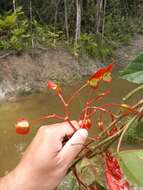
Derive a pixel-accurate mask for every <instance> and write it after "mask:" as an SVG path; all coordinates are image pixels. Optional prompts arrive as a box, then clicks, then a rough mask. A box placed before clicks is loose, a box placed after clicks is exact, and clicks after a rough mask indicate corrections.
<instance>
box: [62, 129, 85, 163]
mask: <svg viewBox="0 0 143 190" xmlns="http://www.w3.org/2000/svg"><path fill="white" fill-rule="evenodd" d="M87 136H88V132H87V130H86V129H79V130H77V131H76V132H75V133H74V135H73V136H72V137H71V138H70V139H69V141H67V143H66V144H65V145H64V147H63V148H62V150H61V156H62V157H63V159H64V161H65V163H66V164H67V165H70V163H71V162H72V161H73V160H74V158H75V157H76V156H77V154H78V153H79V152H80V151H81V149H82V148H83V144H84V143H85V141H86V139H87Z"/></svg>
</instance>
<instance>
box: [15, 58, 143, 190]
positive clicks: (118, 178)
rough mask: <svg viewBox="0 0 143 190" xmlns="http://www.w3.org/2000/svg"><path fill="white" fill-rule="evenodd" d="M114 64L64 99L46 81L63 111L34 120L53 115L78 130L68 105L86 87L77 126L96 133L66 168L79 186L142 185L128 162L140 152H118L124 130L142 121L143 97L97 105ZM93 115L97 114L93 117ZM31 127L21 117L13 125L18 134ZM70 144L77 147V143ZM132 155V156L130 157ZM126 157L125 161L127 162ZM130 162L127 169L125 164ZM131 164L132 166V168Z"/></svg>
mask: <svg viewBox="0 0 143 190" xmlns="http://www.w3.org/2000/svg"><path fill="white" fill-rule="evenodd" d="M114 64H115V61H113V62H112V63H111V64H109V65H107V66H106V67H103V68H101V69H99V70H98V71H96V72H95V73H94V74H92V75H91V76H90V77H89V79H88V80H87V81H85V83H84V84H83V85H82V86H81V87H80V88H78V89H77V90H76V91H75V92H74V93H73V94H72V95H71V97H69V98H68V99H67V100H65V98H64V96H63V91H62V88H61V86H60V85H58V84H55V83H54V82H52V81H48V83H47V87H48V89H49V90H52V91H55V94H56V96H58V97H59V99H60V101H61V103H62V105H63V108H64V114H63V115H60V114H55V113H54V114H50V115H46V116H43V117H41V118H40V119H37V120H35V121H33V124H34V123H35V122H40V121H41V120H46V119H52V118H56V119H59V120H61V121H66V122H68V123H69V124H70V126H71V128H72V129H73V130H74V131H76V130H77V129H76V128H75V126H74V125H73V124H72V122H71V111H70V107H71V105H72V103H74V101H75V99H77V98H80V96H82V91H83V89H84V88H89V93H88V96H87V98H86V100H85V102H84V103H83V105H84V106H83V107H82V108H81V112H80V117H79V118H78V119H77V120H78V124H79V127H80V128H85V129H87V130H90V129H92V128H93V127H96V128H97V130H98V134H97V133H96V134H94V135H92V136H90V137H88V140H87V142H86V144H85V145H84V146H83V150H82V151H81V152H80V154H79V155H78V156H77V158H76V159H75V160H74V162H73V163H72V165H71V167H70V169H69V172H70V171H72V172H73V174H74V176H75V178H76V179H77V183H78V184H79V187H80V188H81V189H87V190H97V189H100V188H102V189H106V187H108V188H109V189H110V190H127V189H130V188H131V184H132V183H133V184H136V185H138V186H143V183H142V175H141V174H142V172H138V170H137V168H136V169H135V167H136V165H135V164H132V163H130V162H131V161H136V162H138V161H140V162H141V163H142V160H141V156H142V152H140V151H139V152H137V153H136V152H131V153H130V152H128V151H127V152H126V151H125V152H122V151H121V152H120V149H121V144H122V141H123V137H124V135H125V133H126V132H127V131H128V129H129V128H130V127H131V126H132V124H133V123H134V122H137V123H140V122H141V120H142V117H143V99H140V100H139V101H138V102H137V103H136V104H134V105H129V104H126V103H124V102H122V103H114V102H111V103H106V104H102V105H100V102H101V101H102V99H103V98H104V97H106V96H107V95H108V94H109V93H110V90H109V89H107V90H105V91H104V92H100V93H99V88H100V86H101V85H102V83H107V84H108V83H110V82H111V81H112V76H111V72H112V68H113V66H114ZM136 91H137V90H136ZM133 93H134V92H132V93H131V94H129V95H127V97H125V98H124V100H127V98H129V97H130V96H131V95H132V94H133ZM95 115H96V116H97V118H96V120H95ZM105 115H107V116H108V117H109V120H108V121H106V123H105V120H104V119H105ZM31 126H32V123H31V124H29V122H28V120H27V119H21V120H20V121H18V122H17V124H16V132H17V133H18V134H28V133H29V132H30V129H31ZM68 138H69V137H67V140H68ZM65 140H66V139H65ZM114 142H117V149H116V148H114V149H113V150H111V149H110V147H111V145H112V144H113V143H114ZM73 146H76V144H75V145H73ZM135 156H136V157H135ZM132 157H135V158H134V159H133V160H132V159H131V158H132ZM127 160H128V162H126V161H127ZM129 163H130V168H129V167H128V164H129ZM119 164H120V166H119ZM79 165H80V166H79ZM81 165H82V166H81ZM120 167H121V168H122V170H121V168H120ZM132 167H134V170H133V171H131V170H132ZM135 170H136V171H135ZM85 171H86V172H85ZM99 171H100V172H99ZM87 173H88V174H89V173H90V174H91V173H92V177H91V178H92V179H90V182H89V180H88V181H87V180H86V178H87ZM103 174H104V175H103ZM103 176H104V179H103ZM125 176H126V177H127V178H128V180H127V179H126V178H125Z"/></svg>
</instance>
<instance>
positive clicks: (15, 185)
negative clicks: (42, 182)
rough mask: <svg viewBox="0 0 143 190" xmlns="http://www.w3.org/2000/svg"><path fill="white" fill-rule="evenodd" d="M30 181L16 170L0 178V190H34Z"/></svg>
mask: <svg viewBox="0 0 143 190" xmlns="http://www.w3.org/2000/svg"><path fill="white" fill-rule="evenodd" d="M32 186H33V184H32V183H31V180H29V179H28V177H26V176H25V175H23V174H22V173H18V172H17V170H13V171H12V172H10V173H9V174H8V175H6V176H4V177H1V178H0V190H34V188H33V187H32Z"/></svg>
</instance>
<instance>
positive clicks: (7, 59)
mask: <svg viewBox="0 0 143 190" xmlns="http://www.w3.org/2000/svg"><path fill="white" fill-rule="evenodd" d="M142 50H143V36H142V35H137V36H135V37H134V38H133V39H132V40H131V43H130V44H129V45H125V46H122V47H120V48H119V49H118V50H117V51H116V59H117V62H118V64H120V65H121V66H125V65H126V64H127V63H129V62H130V61H131V60H133V59H134V58H135V57H136V56H137V55H138V54H139V53H141V52H142ZM5 55H6V56H3V55H2V56H0V100H2V99H12V97H14V96H16V95H24V94H28V93H31V92H34V91H43V90H45V89H46V84H47V80H49V79H51V80H54V81H60V82H63V83H65V82H66V83H67V82H68V83H70V82H71V81H73V80H79V79H80V78H81V77H83V76H86V75H89V74H91V73H92V72H94V71H95V70H96V69H97V68H98V67H99V66H101V63H100V61H97V60H93V59H89V58H87V57H85V58H84V59H81V60H80V61H79V60H77V59H76V58H75V57H74V56H72V55H71V53H70V52H68V51H67V50H65V49H64V48H58V49H47V50H44V51H40V50H34V51H32V52H31V53H22V54H9V53H6V54H5Z"/></svg>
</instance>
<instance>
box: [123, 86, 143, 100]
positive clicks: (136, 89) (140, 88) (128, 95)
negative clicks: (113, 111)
mask: <svg viewBox="0 0 143 190" xmlns="http://www.w3.org/2000/svg"><path fill="white" fill-rule="evenodd" d="M140 90H143V85H141V86H139V87H137V88H135V89H134V90H132V91H131V92H129V93H128V94H127V95H126V96H125V97H124V98H123V101H124V102H125V101H127V100H128V99H129V98H131V96H133V95H134V94H135V93H137V92H138V91H140Z"/></svg>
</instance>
